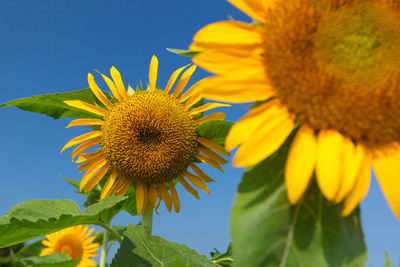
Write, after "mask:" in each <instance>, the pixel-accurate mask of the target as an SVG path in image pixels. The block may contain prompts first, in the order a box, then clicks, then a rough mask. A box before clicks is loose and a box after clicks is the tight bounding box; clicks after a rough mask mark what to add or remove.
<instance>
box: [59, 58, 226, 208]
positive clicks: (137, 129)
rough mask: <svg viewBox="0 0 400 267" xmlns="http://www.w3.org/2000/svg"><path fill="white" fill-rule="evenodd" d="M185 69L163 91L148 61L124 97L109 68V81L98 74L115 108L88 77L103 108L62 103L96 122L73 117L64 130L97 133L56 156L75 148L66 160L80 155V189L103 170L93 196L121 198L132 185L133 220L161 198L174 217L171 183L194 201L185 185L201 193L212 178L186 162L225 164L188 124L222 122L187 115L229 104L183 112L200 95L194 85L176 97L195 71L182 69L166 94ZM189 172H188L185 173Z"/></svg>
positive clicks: (81, 138) (88, 186)
mask: <svg viewBox="0 0 400 267" xmlns="http://www.w3.org/2000/svg"><path fill="white" fill-rule="evenodd" d="M186 67H187V66H185V67H182V68H180V69H178V70H176V71H175V72H174V73H173V74H172V75H171V77H170V79H169V81H168V84H167V86H166V87H165V90H158V89H157V88H156V80H157V71H158V60H157V58H156V57H155V56H153V58H152V60H151V64H150V71H149V88H148V89H147V90H138V91H136V92H134V91H133V90H132V88H130V89H129V90H128V92H129V94H128V92H127V91H126V90H125V86H124V84H123V82H122V78H121V75H120V73H119V72H118V70H117V69H116V68H114V67H112V68H111V77H112V79H113V80H111V79H110V78H108V77H106V76H105V75H103V74H101V76H102V77H103V79H104V81H105V82H106V84H107V85H108V87H109V88H110V90H111V92H112V94H113V96H114V98H115V101H116V103H113V102H112V101H111V100H110V99H109V98H107V97H106V96H105V95H104V94H103V92H102V91H101V90H100V89H99V87H98V86H97V84H96V83H95V81H94V77H93V75H92V74H90V73H89V75H88V81H89V86H90V89H91V90H92V92H93V93H94V95H95V96H96V97H97V98H98V99H99V100H100V101H101V102H102V103H103V104H104V106H105V108H100V107H97V106H94V105H91V104H88V103H86V102H83V101H80V100H69V101H65V103H66V104H68V105H70V106H73V107H76V108H79V109H82V110H85V111H88V112H91V113H93V114H96V115H98V116H100V117H102V119H77V120H74V121H72V122H71V123H70V124H69V125H68V126H67V127H70V126H78V125H91V126H93V125H94V126H97V128H98V129H97V130H94V131H92V132H89V133H86V134H83V135H81V136H78V137H75V138H73V139H72V140H70V141H69V142H68V143H67V144H66V145H65V146H64V148H63V149H62V151H64V150H65V149H67V148H69V147H71V146H74V145H78V144H80V143H82V144H80V145H79V146H77V147H76V148H75V150H74V151H73V152H72V158H73V159H74V158H75V157H76V156H78V155H79V154H80V156H79V158H78V160H77V161H76V162H77V163H83V164H81V165H80V166H79V167H78V169H79V170H80V171H84V170H87V171H86V173H85V174H84V176H83V178H82V180H81V183H80V190H83V189H85V191H89V190H90V189H92V188H93V187H94V186H95V185H96V184H97V183H98V182H99V181H100V180H101V179H102V178H103V177H104V176H105V175H106V174H107V173H109V174H110V175H109V177H108V179H107V182H106V184H105V185H104V188H103V190H102V193H101V199H104V198H106V197H108V196H110V195H112V194H116V195H117V196H122V195H124V194H125V193H126V192H127V190H128V188H129V186H130V185H131V184H132V183H133V184H134V185H135V189H136V204H137V211H138V214H139V215H140V214H141V213H142V212H143V210H144V209H145V207H146V206H147V203H148V202H150V204H151V205H152V206H153V207H154V208H157V207H158V205H159V203H158V205H157V202H158V200H159V199H160V202H161V200H163V201H164V203H165V205H166V207H167V209H168V211H170V212H171V209H172V206H173V207H174V210H175V212H179V210H180V201H179V198H178V194H177V191H176V188H175V184H174V179H177V181H179V182H180V184H181V185H182V186H183V187H184V188H185V189H186V190H187V191H189V192H190V193H191V194H192V195H193V196H194V197H196V198H199V196H198V192H197V191H196V190H195V189H193V187H192V186H191V185H190V184H189V183H188V181H189V182H191V183H192V184H193V185H195V186H196V187H198V188H200V189H201V190H203V191H204V192H206V193H209V189H208V187H207V186H206V184H205V183H207V182H212V181H213V180H212V179H211V178H210V177H209V176H207V175H206V174H205V173H204V172H203V171H202V170H201V169H200V168H199V167H197V166H196V165H195V164H193V161H194V160H195V159H198V160H200V161H201V162H204V163H206V164H209V165H211V166H214V167H216V168H218V169H219V170H221V171H222V168H221V166H220V164H225V163H226V162H227V161H226V160H225V159H224V158H222V157H221V156H219V155H218V154H217V153H215V152H218V153H220V154H223V155H229V154H228V153H227V152H226V151H225V150H224V148H223V147H222V146H220V145H218V144H216V143H214V142H212V141H210V140H208V139H205V138H202V137H200V136H199V135H198V132H197V129H196V126H197V125H199V124H201V123H203V122H207V121H210V120H223V119H224V118H225V114H224V113H222V112H215V113H212V114H210V115H208V116H206V117H203V118H200V119H196V117H195V116H196V115H197V114H199V113H201V112H203V111H207V110H210V109H213V108H216V107H222V106H229V105H226V104H218V103H208V104H205V105H202V106H200V107H196V108H193V109H191V110H189V108H191V107H192V106H193V105H194V104H195V103H197V102H198V101H199V100H200V99H201V98H202V96H201V95H200V94H199V92H198V91H197V90H196V84H195V85H193V86H192V87H191V88H190V89H189V90H187V91H186V92H185V93H184V94H182V91H183V89H184V87H185V86H186V84H187V83H188V81H189V79H190V77H191V76H192V74H193V72H194V71H195V69H196V66H191V67H190V68H188V69H187V70H186V71H185V72H183V74H182V76H181V77H180V79H179V81H178V83H177V85H176V87H175V90H174V91H173V92H172V93H171V94H170V91H171V88H172V86H173V85H174V83H175V81H176V80H177V78H178V76H179V75H180V73H181V72H182V71H183V70H184V69H185V68H186ZM99 126H100V127H99ZM97 144H100V147H101V148H100V149H99V150H97V151H95V152H91V153H82V152H83V151H85V150H87V149H89V148H90V147H92V146H94V145H97ZM214 151H215V152H214ZM81 153H82V154H81ZM189 167H190V168H191V169H192V171H193V172H194V173H195V174H193V173H190V172H188V171H187V169H188V168H189ZM185 178H186V179H187V180H188V181H187V180H186V179H185ZM167 186H168V188H167Z"/></svg>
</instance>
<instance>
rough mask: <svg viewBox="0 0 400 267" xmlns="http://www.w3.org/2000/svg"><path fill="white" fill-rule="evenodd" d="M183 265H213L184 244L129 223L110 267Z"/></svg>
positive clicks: (166, 266) (168, 266)
mask: <svg viewBox="0 0 400 267" xmlns="http://www.w3.org/2000/svg"><path fill="white" fill-rule="evenodd" d="M133 266H135V267H144V266H163V267H181V266H182V267H183V266H191V267H195V266H202V267H204V266H215V265H214V264H212V263H211V262H210V261H209V260H208V259H207V258H206V256H202V255H199V254H198V253H197V252H196V251H194V250H192V249H189V248H188V247H187V246H186V245H179V244H176V243H173V242H170V241H167V240H165V239H163V238H161V237H159V236H150V235H149V234H148V233H147V232H146V231H145V229H144V228H143V227H142V226H133V225H129V226H128V229H127V231H126V232H125V237H124V241H123V243H122V245H121V247H120V248H119V250H118V252H117V254H116V256H115V258H114V259H113V261H112V264H111V267H133Z"/></svg>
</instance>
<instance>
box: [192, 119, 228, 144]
mask: <svg viewBox="0 0 400 267" xmlns="http://www.w3.org/2000/svg"><path fill="white" fill-rule="evenodd" d="M232 125H233V122H231V121H208V122H205V123H202V124H200V125H199V126H197V131H198V133H199V135H200V136H201V137H204V138H207V139H208V140H211V141H214V142H215V143H217V144H220V145H225V138H226V136H227V135H228V132H229V130H230V129H231V127H232Z"/></svg>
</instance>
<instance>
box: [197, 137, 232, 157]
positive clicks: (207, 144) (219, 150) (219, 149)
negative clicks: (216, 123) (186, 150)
mask: <svg viewBox="0 0 400 267" xmlns="http://www.w3.org/2000/svg"><path fill="white" fill-rule="evenodd" d="M197 141H199V143H200V144H202V145H203V146H205V147H207V148H208V149H211V150H214V151H215V152H217V153H219V154H221V155H224V156H228V157H229V156H230V155H231V154H229V152H227V151H226V150H225V148H224V147H223V146H221V145H219V144H217V143H215V142H213V141H211V140H208V139H206V138H203V137H199V138H198V139H197Z"/></svg>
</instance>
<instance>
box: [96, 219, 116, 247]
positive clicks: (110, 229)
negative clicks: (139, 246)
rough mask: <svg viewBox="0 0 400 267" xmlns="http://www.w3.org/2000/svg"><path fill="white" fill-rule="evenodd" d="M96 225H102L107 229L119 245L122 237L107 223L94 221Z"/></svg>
mask: <svg viewBox="0 0 400 267" xmlns="http://www.w3.org/2000/svg"><path fill="white" fill-rule="evenodd" d="M94 224H96V225H98V226H101V227H103V228H104V229H105V230H107V231H109V232H110V233H111V234H112V235H113V236H114V237H115V239H116V240H117V241H118V243H119V244H120V245H121V244H122V238H121V236H120V235H119V234H118V233H117V232H116V231H115V230H114V229H113V228H112V227H111V226H110V225H108V224H106V223H104V222H102V221H98V222H97V223H94Z"/></svg>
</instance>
